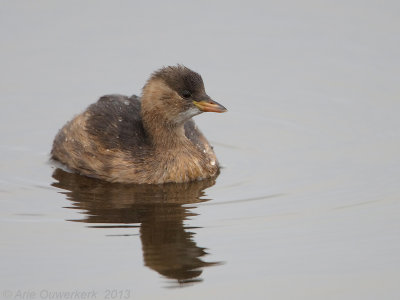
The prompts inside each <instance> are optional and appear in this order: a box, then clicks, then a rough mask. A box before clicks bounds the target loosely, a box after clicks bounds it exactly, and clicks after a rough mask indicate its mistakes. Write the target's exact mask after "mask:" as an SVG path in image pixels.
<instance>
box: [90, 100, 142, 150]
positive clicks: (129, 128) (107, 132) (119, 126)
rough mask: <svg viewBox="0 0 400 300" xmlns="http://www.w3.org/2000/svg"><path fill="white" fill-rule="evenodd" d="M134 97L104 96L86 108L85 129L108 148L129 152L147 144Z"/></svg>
mask: <svg viewBox="0 0 400 300" xmlns="http://www.w3.org/2000/svg"><path fill="white" fill-rule="evenodd" d="M140 111H141V108H140V99H139V97H137V96H135V95H134V96H132V97H126V96H122V95H107V96H103V97H101V98H100V99H99V100H98V101H97V102H96V103H94V104H92V105H90V106H89V107H88V109H87V113H88V116H89V117H88V120H87V122H86V131H87V132H88V133H89V134H90V135H91V136H92V137H93V138H95V139H96V140H97V141H99V142H100V143H101V144H102V145H103V146H104V147H105V148H107V149H119V150H122V151H131V150H132V149H134V148H136V149H137V148H138V147H143V146H145V145H146V144H147V140H148V137H147V135H146V132H145V130H144V128H143V123H142V118H141V114H140Z"/></svg>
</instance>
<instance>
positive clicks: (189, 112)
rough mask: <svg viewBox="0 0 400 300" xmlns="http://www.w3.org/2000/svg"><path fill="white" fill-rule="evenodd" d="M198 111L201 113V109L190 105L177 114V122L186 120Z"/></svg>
mask: <svg viewBox="0 0 400 300" xmlns="http://www.w3.org/2000/svg"><path fill="white" fill-rule="evenodd" d="M200 113H201V110H199V109H198V108H197V107H192V108H190V109H188V110H185V111H183V112H181V113H180V114H179V115H178V118H177V123H182V122H186V121H187V120H189V119H190V118H192V117H194V116H196V115H198V114H200Z"/></svg>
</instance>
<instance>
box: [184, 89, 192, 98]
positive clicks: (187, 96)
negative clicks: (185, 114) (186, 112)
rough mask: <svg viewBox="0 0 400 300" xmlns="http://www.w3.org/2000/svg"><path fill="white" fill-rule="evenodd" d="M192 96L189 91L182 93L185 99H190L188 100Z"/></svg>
mask: <svg viewBox="0 0 400 300" xmlns="http://www.w3.org/2000/svg"><path fill="white" fill-rule="evenodd" d="M190 96H192V94H191V93H190V92H189V91H188V90H184V91H183V92H182V97H183V98H185V99H188V98H190Z"/></svg>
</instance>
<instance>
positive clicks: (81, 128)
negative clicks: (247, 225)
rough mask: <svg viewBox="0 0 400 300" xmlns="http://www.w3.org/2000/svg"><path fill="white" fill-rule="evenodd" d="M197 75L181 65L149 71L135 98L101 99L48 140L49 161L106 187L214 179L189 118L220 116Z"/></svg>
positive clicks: (208, 151)
mask: <svg viewBox="0 0 400 300" xmlns="http://www.w3.org/2000/svg"><path fill="white" fill-rule="evenodd" d="M225 111H226V108H225V107H223V106H222V105H220V104H219V103H217V102H215V101H213V100H211V98H210V97H209V96H208V95H207V94H206V92H205V90H204V84H203V80H202V78H201V76H200V75H199V74H198V73H196V72H193V71H192V70H190V69H188V68H186V67H184V66H182V65H178V66H172V67H165V68H161V69H160V70H158V71H156V72H154V73H153V74H152V75H151V77H150V79H149V80H148V81H147V83H146V84H145V86H144V87H143V93H142V97H141V99H140V98H139V97H137V96H132V97H126V96H122V95H108V96H103V97H101V98H100V99H99V100H98V101H97V102H96V103H94V104H92V105H90V106H89V107H88V108H87V109H86V110H85V111H84V112H83V113H81V114H79V115H78V116H76V117H75V118H74V119H72V120H71V121H70V122H68V123H67V124H66V125H65V126H64V127H63V128H62V129H61V130H60V131H59V132H58V134H57V136H56V137H55V139H54V143H53V149H52V151H51V155H52V158H53V159H55V160H58V161H60V162H61V163H63V164H65V165H66V166H67V167H68V168H69V169H71V170H73V171H75V172H78V173H80V174H82V175H86V176H90V177H95V178H99V179H103V180H107V181H110V182H122V183H149V184H159V183H166V182H188V181H192V180H200V179H203V178H210V177H213V176H215V175H217V173H218V171H219V164H218V161H217V158H216V156H215V154H214V151H213V149H212V147H211V145H210V144H209V143H208V141H207V139H206V138H205V137H204V136H203V134H202V133H201V132H200V131H199V130H198V128H197V126H196V125H195V123H194V122H193V120H192V119H191V118H192V117H193V116H195V115H198V114H200V113H202V112H218V113H222V112H225Z"/></svg>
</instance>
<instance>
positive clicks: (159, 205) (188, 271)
mask: <svg viewBox="0 0 400 300" xmlns="http://www.w3.org/2000/svg"><path fill="white" fill-rule="evenodd" d="M53 178H54V179H56V180H57V182H54V183H53V184H52V185H53V186H54V187H57V188H61V189H64V190H66V192H62V193H63V194H65V195H66V196H67V199H69V200H71V201H72V202H73V206H72V207H71V208H75V209H83V210H85V218H84V219H81V220H70V221H76V222H86V223H95V224H96V225H94V226H90V227H95V228H102V227H103V228H104V227H106V228H110V227H140V239H141V241H142V250H143V259H144V264H145V265H146V266H147V267H149V268H151V269H153V270H155V271H157V272H158V273H160V274H161V275H163V276H165V277H167V278H170V279H174V280H177V282H178V283H179V285H187V284H189V283H194V282H200V281H202V279H201V278H200V277H199V276H200V275H201V274H202V270H203V268H204V267H208V266H212V265H216V264H219V263H218V262H205V261H203V260H202V257H203V256H204V255H206V254H207V252H206V251H205V249H206V248H202V247H198V246H197V245H196V242H195V241H194V239H193V236H194V234H195V233H193V232H190V231H188V230H190V229H191V227H187V226H185V225H184V221H185V220H186V219H187V218H188V217H190V216H195V215H196V214H195V213H193V212H191V209H193V208H195V207H196V206H195V205H196V204H197V203H200V202H204V201H208V200H206V199H203V198H202V197H203V196H204V195H205V193H204V190H205V189H206V188H208V187H211V186H213V185H214V184H215V178H214V179H208V180H202V181H196V182H190V183H180V184H176V183H169V184H163V185H149V184H144V185H135V184H133V185H132V184H130V185H127V184H119V183H109V182H105V181H101V180H97V179H93V178H89V177H85V176H81V175H78V174H73V173H68V172H65V171H63V170H61V169H56V170H55V171H54V173H53ZM191 204H192V205H191ZM184 205H185V206H184ZM188 205H189V206H188ZM101 224H109V225H101ZM111 224H112V225H111ZM135 224H136V225H135ZM192 228H193V227H192Z"/></svg>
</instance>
